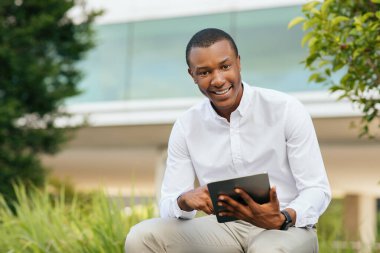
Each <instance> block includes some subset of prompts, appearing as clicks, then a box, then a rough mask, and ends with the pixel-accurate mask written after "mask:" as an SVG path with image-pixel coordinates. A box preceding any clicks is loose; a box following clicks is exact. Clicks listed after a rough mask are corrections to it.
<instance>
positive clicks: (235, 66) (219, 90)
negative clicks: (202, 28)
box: [188, 40, 243, 119]
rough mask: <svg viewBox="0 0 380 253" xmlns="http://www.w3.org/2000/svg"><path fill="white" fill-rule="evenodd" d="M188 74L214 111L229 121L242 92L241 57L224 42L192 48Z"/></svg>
mask: <svg viewBox="0 0 380 253" xmlns="http://www.w3.org/2000/svg"><path fill="white" fill-rule="evenodd" d="M189 63H190V66H189V69H188V72H189V74H190V75H191V77H192V78H193V79H194V82H195V83H196V84H197V85H198V87H199V90H200V91H201V92H202V93H203V94H204V95H205V96H206V97H208V98H209V99H210V101H211V102H212V104H213V106H214V108H215V109H216V111H217V112H218V113H219V114H220V115H221V116H223V117H226V118H227V119H229V116H230V114H231V112H233V111H234V110H235V109H236V108H237V107H238V106H239V103H240V100H241V96H242V94H243V89H242V85H241V76H240V57H239V56H237V55H236V54H235V52H234V50H233V49H232V47H231V45H230V43H229V42H228V41H227V40H221V41H218V42H215V43H214V44H213V45H211V46H209V47H206V48H202V47H193V48H192V49H191V51H190V54H189Z"/></svg>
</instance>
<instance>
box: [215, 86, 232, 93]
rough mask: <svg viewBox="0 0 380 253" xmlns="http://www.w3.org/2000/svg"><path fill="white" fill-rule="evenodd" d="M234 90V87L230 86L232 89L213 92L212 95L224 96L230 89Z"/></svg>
mask: <svg viewBox="0 0 380 253" xmlns="http://www.w3.org/2000/svg"><path fill="white" fill-rule="evenodd" d="M231 88H232V85H230V87H228V88H227V89H224V90H218V91H216V90H215V91H211V92H212V93H214V94H216V95H224V94H226V93H227V92H228V91H229V90H230V89H231Z"/></svg>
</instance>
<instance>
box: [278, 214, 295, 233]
mask: <svg viewBox="0 0 380 253" xmlns="http://www.w3.org/2000/svg"><path fill="white" fill-rule="evenodd" d="M281 213H282V214H283V215H284V216H285V220H284V223H282V225H281V227H280V230H288V228H289V227H290V226H291V225H292V223H293V220H292V217H291V216H290V214H289V213H288V212H287V211H286V210H282V211H281Z"/></svg>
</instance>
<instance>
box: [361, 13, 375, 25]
mask: <svg viewBox="0 0 380 253" xmlns="http://www.w3.org/2000/svg"><path fill="white" fill-rule="evenodd" d="M373 16H374V14H373V12H367V13H366V14H364V15H363V16H362V17H361V21H362V22H363V23H364V22H366V21H367V19H368V18H370V17H373Z"/></svg>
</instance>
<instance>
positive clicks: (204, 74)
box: [198, 71, 210, 76]
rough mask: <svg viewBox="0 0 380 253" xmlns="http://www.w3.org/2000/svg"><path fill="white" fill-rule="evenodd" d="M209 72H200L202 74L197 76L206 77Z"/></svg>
mask: <svg viewBox="0 0 380 253" xmlns="http://www.w3.org/2000/svg"><path fill="white" fill-rule="evenodd" d="M209 73H210V72H209V71H202V72H199V73H198V74H199V75H200V76H207V75H208V74H209Z"/></svg>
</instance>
